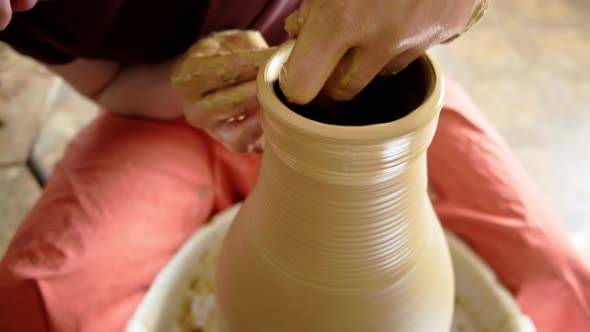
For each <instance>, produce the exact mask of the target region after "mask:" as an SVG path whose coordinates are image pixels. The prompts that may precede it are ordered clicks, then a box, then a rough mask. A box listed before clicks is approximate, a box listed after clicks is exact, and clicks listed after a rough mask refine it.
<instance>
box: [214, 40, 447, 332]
mask: <svg viewBox="0 0 590 332" xmlns="http://www.w3.org/2000/svg"><path fill="white" fill-rule="evenodd" d="M291 48H292V43H288V44H285V45H284V46H283V47H281V48H280V49H279V50H278V51H277V52H276V53H275V54H274V55H273V56H272V57H271V58H270V60H269V61H268V63H267V64H266V65H265V66H264V67H263V68H261V70H260V73H259V76H258V87H257V88H258V94H259V99H260V102H261V106H262V108H263V116H262V121H263V129H264V133H265V137H266V145H265V151H264V155H263V160H262V165H261V169H260V173H259V178H258V182H257V184H256V186H255V189H254V190H253V192H252V193H251V194H250V195H249V196H248V198H247V199H246V200H245V202H244V203H243V206H242V207H241V210H240V212H239V214H238V215H237V217H236V219H235V220H234V222H233V224H232V226H231V228H230V230H229V233H228V234H227V236H226V238H225V240H224V243H223V244H222V249H221V254H220V257H219V261H218V267H217V271H216V281H215V283H216V303H217V315H218V323H219V325H220V331H221V332H332V331H333V332H348V331H349V332H365V331H366V332H392V331H398V332H402V331H403V332H446V331H449V330H450V327H451V320H452V312H453V305H454V280H453V272H452V266H451V260H450V256H449V250H448V247H447V243H446V240H445V237H444V235H443V231H442V228H441V225H440V224H439V221H438V220H437V217H436V215H435V214H434V212H433V209H432V206H431V204H430V201H429V198H428V194H427V175H426V149H427V147H428V146H429V144H430V142H431V140H432V137H433V135H434V131H435V128H436V125H437V119H438V114H439V112H440V110H441V107H442V103H443V94H444V91H443V90H444V82H443V77H442V76H441V73H440V71H439V69H438V67H437V66H436V64H435V63H434V62H433V61H432V60H431V59H430V58H429V57H428V56H423V57H422V58H420V59H418V60H417V61H415V62H414V63H412V64H411V65H410V66H409V67H408V68H407V69H405V70H404V71H402V72H401V73H400V74H398V75H396V76H395V77H392V78H377V79H375V80H374V81H373V82H372V83H371V84H370V85H369V86H368V87H367V88H366V89H365V90H363V92H362V93H361V94H360V95H359V96H358V97H356V98H355V99H354V100H352V101H350V102H347V103H342V104H338V105H337V109H335V110H334V109H332V108H326V109H323V108H322V107H316V106H314V105H315V104H314V103H312V104H310V105H306V106H303V107H300V106H293V105H289V104H288V103H286V102H285V100H284V98H283V97H282V95H281V92H280V89H279V88H278V87H277V80H278V78H279V75H280V72H281V68H282V66H283V64H284V62H285V61H286V59H287V57H288V55H289V53H290V50H291Z"/></svg>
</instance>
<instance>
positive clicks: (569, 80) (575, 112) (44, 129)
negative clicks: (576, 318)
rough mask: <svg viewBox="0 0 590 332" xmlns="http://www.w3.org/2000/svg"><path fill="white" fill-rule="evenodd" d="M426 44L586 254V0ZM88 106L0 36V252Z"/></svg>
mask: <svg viewBox="0 0 590 332" xmlns="http://www.w3.org/2000/svg"><path fill="white" fill-rule="evenodd" d="M432 53H433V54H435V56H436V57H437V58H438V59H439V60H440V62H441V63H442V64H443V66H444V68H445V70H446V72H447V74H448V75H449V76H451V77H453V78H454V79H456V80H458V81H459V82H461V83H462V84H463V85H464V86H465V87H466V88H467V90H468V91H469V92H470V93H471V94H472V95H473V97H474V99H475V100H476V102H477V103H478V104H479V105H480V107H481V108H482V110H483V112H484V113H485V114H486V115H487V117H488V118H489V119H490V120H491V121H492V122H493V123H494V124H495V125H496V126H497V127H498V129H499V130H500V132H501V133H502V134H503V135H504V136H505V137H506V140H507V141H508V142H509V144H510V145H511V146H512V147H513V149H514V152H515V154H516V156H517V157H518V158H519V159H520V160H521V161H522V162H523V163H524V165H525V167H526V168H527V169H528V170H529V171H530V173H531V175H532V176H533V178H534V179H535V180H536V181H537V183H538V184H539V187H540V188H541V190H542V191H543V192H544V193H545V194H546V195H547V196H548V197H549V198H550V200H551V201H552V202H553V203H554V204H555V208H556V209H557V211H558V212H559V213H560V215H561V217H562V219H563V221H564V223H565V224H566V226H567V228H568V230H569V231H570V234H571V237H572V241H573V242H574V244H576V246H577V247H578V248H579V249H580V250H581V251H582V252H583V254H584V255H585V256H586V258H587V259H588V261H590V179H589V177H590V148H588V147H587V145H588V142H590V129H589V128H590V2H589V1H588V0H559V1H544V0H519V1H514V0H493V1H492V6H491V8H490V10H489V12H488V14H487V15H486V16H485V18H484V20H483V21H482V22H481V23H480V24H478V25H477V26H476V27H475V28H473V30H471V31H470V32H469V33H468V34H466V35H464V36H463V37H461V38H460V39H458V40H456V41H455V42H453V43H452V44H450V45H446V46H444V47H437V48H435V49H433V50H432ZM95 114H96V107H95V106H94V105H92V104H91V103H89V102H88V101H86V100H83V99H81V98H79V97H78V96H77V95H75V94H73V93H72V92H71V90H70V89H69V88H68V87H67V86H65V85H63V84H62V83H61V82H60V80H59V79H56V78H54V77H52V76H50V75H48V74H47V73H46V71H44V70H42V69H41V68H40V67H39V66H36V65H35V64H34V63H32V62H31V61H28V60H25V59H23V58H21V57H19V56H16V55H15V54H14V53H12V52H9V51H8V50H7V49H6V48H5V47H1V46H0V255H1V254H2V251H3V248H4V247H5V246H6V241H7V239H8V238H9V237H10V236H11V234H12V233H13V231H14V229H15V227H16V226H17V225H18V223H19V222H20V221H21V220H22V218H23V216H24V215H25V214H26V213H27V211H28V209H30V207H31V206H32V204H33V203H34V202H35V200H36V199H37V198H38V197H39V195H40V192H41V188H40V186H39V185H38V184H37V183H36V182H35V176H36V177H38V178H42V177H44V176H46V175H47V174H49V173H50V172H51V169H52V167H53V165H54V163H55V161H56V160H57V159H59V156H60V155H61V153H62V151H63V148H64V146H65V144H66V143H67V141H68V139H69V138H71V137H72V135H73V134H74V133H75V132H76V131H77V130H78V129H79V128H80V126H82V125H84V124H85V123H87V122H88V121H89V120H90V119H92V117H93V116H94V115H95ZM40 123H42V124H43V125H42V126H40ZM35 138H36V139H35ZM34 139H35V140H36V142H37V143H36V144H32V142H33V140H34ZM6 142H8V143H6ZM31 151H32V154H31ZM31 164H34V165H37V166H38V167H36V171H35V172H34V173H32V172H31V171H30V168H27V165H31Z"/></svg>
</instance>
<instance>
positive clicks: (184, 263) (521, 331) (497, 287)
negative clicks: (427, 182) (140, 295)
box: [127, 204, 535, 332]
mask: <svg viewBox="0 0 590 332" xmlns="http://www.w3.org/2000/svg"><path fill="white" fill-rule="evenodd" d="M239 207H240V205H239V204H238V205H235V206H233V207H231V208H229V209H227V210H225V211H223V212H221V213H220V214H218V215H216V216H215V217H214V218H213V219H212V220H211V222H210V223H208V224H207V225H206V226H204V227H202V228H201V229H200V230H199V231H198V232H196V233H195V234H194V235H193V236H192V237H191V238H190V239H189V240H188V241H187V242H186V243H185V244H184V246H183V247H182V248H181V249H180V250H179V251H178V253H177V254H176V256H175V257H174V258H173V259H172V260H171V261H170V263H169V264H168V265H167V266H166V267H165V268H164V269H163V270H162V271H161V272H160V274H159V275H158V276H157V278H156V279H155V280H154V283H153V284H152V286H151V288H150V290H149V291H148V293H147V294H146V296H145V297H144V299H143V301H142V303H141V304H140V305H139V307H138V308H137V310H136V312H135V313H134V315H133V316H132V318H131V319H130V321H129V322H128V326H127V332H159V331H182V332H184V331H198V329H195V330H189V329H186V330H184V329H183V328H181V326H180V325H181V324H180V322H181V321H182V322H183V323H184V324H186V325H185V326H191V327H201V328H202V331H204V332H216V328H215V325H214V321H215V319H214V318H212V317H213V313H212V310H211V308H212V307H213V298H214V296H213V288H214V287H213V273H214V270H215V261H216V258H217V252H218V250H219V247H220V246H221V242H222V239H223V237H224V235H225V232H226V231H227V229H228V227H229V225H230V224H231V222H232V221H233V219H234V216H235V215H236V213H237V212H238V210H239ZM446 235H447V240H448V243H449V247H450V251H451V256H452V259H453V266H454V270H455V282H456V287H455V288H456V307H455V317H454V323H453V329H452V332H455V331H461V332H484V331H486V332H487V331H494V332H535V328H534V326H533V324H532V321H531V320H530V319H528V317H526V316H525V315H523V314H522V313H521V312H520V310H519V308H518V306H517V304H516V302H515V301H514V300H513V298H512V297H511V295H510V293H509V292H508V291H506V289H505V288H504V287H503V286H502V285H501V284H500V283H499V281H498V280H497V279H496V276H495V274H494V272H493V271H492V270H491V269H490V268H489V267H488V266H487V265H486V264H485V263H484V262H483V261H482V260H481V259H480V258H479V257H478V256H477V255H476V254H475V253H474V252H473V251H472V250H471V249H470V248H469V247H468V246H467V245H466V244H464V243H463V242H462V241H461V240H460V239H458V238H457V237H456V236H454V235H452V234H449V233H447V234H446ZM181 317H182V320H181Z"/></svg>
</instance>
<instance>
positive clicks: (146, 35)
mask: <svg viewBox="0 0 590 332" xmlns="http://www.w3.org/2000/svg"><path fill="white" fill-rule="evenodd" d="M299 2H300V0H40V1H39V2H38V3H37V5H36V6H35V8H33V9H32V10H30V11H27V12H22V13H14V15H13V19H12V21H11V22H10V24H9V25H8V27H7V28H6V29H5V30H4V31H2V32H0V40H4V41H6V42H7V43H8V44H10V45H11V46H12V47H14V48H15V49H16V50H17V51H19V52H21V53H23V54H25V55H29V56H31V57H33V58H35V59H37V60H39V61H42V62H47V63H66V62H69V61H71V60H73V59H75V58H78V57H82V58H88V59H103V60H111V61H116V62H120V63H124V64H137V63H151V62H159V61H163V60H167V59H170V58H172V57H174V56H176V55H179V54H181V53H182V52H183V51H185V50H186V49H187V48H188V47H190V45H191V44H192V43H193V42H194V41H196V40H197V39H198V38H200V37H202V36H204V35H207V34H209V33H211V32H214V31H222V30H227V29H255V30H259V31H260V32H261V33H262V34H263V35H264V36H265V37H266V39H267V41H268V42H269V44H271V45H273V44H278V43H280V42H281V41H283V40H285V39H286V38H287V33H286V32H285V30H284V27H283V26H284V22H283V21H284V19H285V17H286V16H287V15H289V14H290V13H291V12H292V11H293V10H295V9H296V8H297V6H298V4H299Z"/></svg>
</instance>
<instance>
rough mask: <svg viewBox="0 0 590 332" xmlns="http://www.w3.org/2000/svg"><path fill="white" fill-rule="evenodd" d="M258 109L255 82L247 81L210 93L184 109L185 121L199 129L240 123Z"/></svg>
mask: <svg viewBox="0 0 590 332" xmlns="http://www.w3.org/2000/svg"><path fill="white" fill-rule="evenodd" d="M258 108H259V103H258V98H257V96H256V81H248V82H246V83H241V84H239V85H235V86H232V87H228V88H224V89H220V90H217V91H215V92H213V93H210V94H208V95H206V96H204V97H203V98H200V99H199V100H198V101H197V102H194V103H192V104H190V105H187V107H185V117H186V120H187V121H188V122H189V123H190V124H191V125H193V126H195V127H199V128H209V127H213V126H215V125H217V124H219V123H226V122H233V121H241V120H243V118H245V117H247V116H249V115H250V114H251V113H253V112H256V111H257V110H258Z"/></svg>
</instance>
